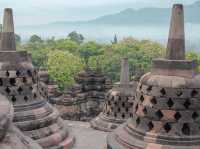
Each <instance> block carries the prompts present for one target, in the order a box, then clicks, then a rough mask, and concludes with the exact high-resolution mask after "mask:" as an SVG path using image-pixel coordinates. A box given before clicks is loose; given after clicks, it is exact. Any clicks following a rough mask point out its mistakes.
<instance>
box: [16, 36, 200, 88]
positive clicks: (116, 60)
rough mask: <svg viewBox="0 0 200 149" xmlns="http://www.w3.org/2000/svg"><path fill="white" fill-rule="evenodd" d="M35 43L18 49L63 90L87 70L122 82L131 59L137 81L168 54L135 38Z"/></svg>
mask: <svg viewBox="0 0 200 149" xmlns="http://www.w3.org/2000/svg"><path fill="white" fill-rule="evenodd" d="M34 41H35V40H34ZM34 41H33V42H28V43H26V44H21V45H18V46H17V48H18V50H26V51H27V52H29V53H31V54H32V58H33V63H34V65H36V66H37V67H43V68H47V69H48V71H49V72H50V76H51V78H52V79H53V80H54V81H55V82H56V83H58V84H59V86H60V87H61V88H64V86H70V85H72V84H73V82H74V80H73V78H74V76H75V75H76V73H77V72H78V71H80V70H81V69H83V67H84V66H87V67H90V68H92V69H94V70H99V69H101V70H102V71H103V72H104V73H105V74H106V75H108V76H109V77H110V78H111V79H112V81H119V78H120V67H121V65H120V63H121V58H123V57H128V58H129V67H130V73H131V76H132V77H134V76H136V75H137V74H138V72H147V71H149V70H150V68H151V66H152V59H153V58H157V57H162V56H163V53H164V52H165V48H164V47H163V46H162V45H160V44H158V43H156V42H152V41H149V40H141V41H140V40H136V39H134V38H131V37H128V38H125V39H123V40H121V41H117V43H115V44H100V43H97V42H94V41H89V42H85V43H82V44H80V43H77V42H76V41H73V40H70V39H69V38H66V39H58V40H56V39H55V38H54V37H52V38H50V39H47V40H45V41H42V42H38V41H40V40H38V41H37V40H36V41H35V42H37V43H34ZM187 57H188V58H192V59H197V60H198V63H199V64H200V56H199V55H198V54H196V53H194V52H189V53H188V54H187Z"/></svg>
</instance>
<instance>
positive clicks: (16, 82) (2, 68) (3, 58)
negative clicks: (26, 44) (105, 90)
mask: <svg viewBox="0 0 200 149" xmlns="http://www.w3.org/2000/svg"><path fill="white" fill-rule="evenodd" d="M1 34H2V38H1V41H2V42H1V47H0V93H1V94H3V95H5V96H7V98H8V99H9V100H10V101H12V103H13V104H14V119H13V121H14V123H15V125H16V126H17V127H18V128H19V129H20V130H22V131H23V133H24V134H25V135H26V136H29V137H30V138H32V139H34V140H36V141H37V142H38V143H39V144H40V145H41V146H42V147H43V148H44V149H61V148H67V149H68V148H71V147H72V145H73V143H74V138H73V137H71V136H70V135H69V133H68V130H67V128H66V126H64V123H63V120H62V119H61V118H60V117H59V112H58V111H57V110H56V109H55V108H53V107H52V106H51V105H50V104H49V103H48V102H47V100H46V99H45V98H44V95H46V94H47V93H45V92H44V91H45V89H44V88H42V87H40V85H39V83H38V73H37V71H36V69H35V68H34V66H33V65H32V61H31V57H30V55H29V54H27V52H25V51H19V52H17V51H16V45H15V34H14V23H13V14H12V9H10V8H6V9H5V11H4V21H3V32H2V33H1Z"/></svg>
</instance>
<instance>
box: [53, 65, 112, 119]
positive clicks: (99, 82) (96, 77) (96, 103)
mask: <svg viewBox="0 0 200 149" xmlns="http://www.w3.org/2000/svg"><path fill="white" fill-rule="evenodd" d="M75 81H76V84H75V85H74V86H73V87H71V88H70V89H67V90H66V91H65V92H64V94H63V97H61V98H54V99H50V100H51V101H50V102H51V103H53V104H55V107H57V109H59V111H60V113H61V115H62V117H63V118H64V119H70V120H81V121H90V120H91V119H92V118H94V117H95V116H97V115H98V114H99V113H100V112H101V111H102V108H103V104H104V102H105V93H106V92H107V90H109V89H110V88H111V86H112V85H111V81H109V79H108V78H107V77H106V76H105V75H103V74H102V73H101V72H98V71H94V70H91V69H90V68H87V69H85V70H84V71H82V72H80V73H79V74H78V75H77V76H76V77H75Z"/></svg>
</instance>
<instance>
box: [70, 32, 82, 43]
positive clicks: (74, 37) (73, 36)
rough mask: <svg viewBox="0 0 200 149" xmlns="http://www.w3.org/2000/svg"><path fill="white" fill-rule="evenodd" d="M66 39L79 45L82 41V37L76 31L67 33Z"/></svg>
mask: <svg viewBox="0 0 200 149" xmlns="http://www.w3.org/2000/svg"><path fill="white" fill-rule="evenodd" d="M68 38H69V39H70V40H72V41H74V42H76V43H77V44H81V43H83V41H84V37H83V35H82V34H79V33H77V32H76V31H73V32H71V33H69V35H68Z"/></svg>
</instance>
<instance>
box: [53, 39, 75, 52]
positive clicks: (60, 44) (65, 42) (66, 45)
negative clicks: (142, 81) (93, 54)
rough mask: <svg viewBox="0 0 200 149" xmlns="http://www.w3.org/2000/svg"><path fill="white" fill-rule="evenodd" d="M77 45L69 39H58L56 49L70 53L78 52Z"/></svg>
mask: <svg viewBox="0 0 200 149" xmlns="http://www.w3.org/2000/svg"><path fill="white" fill-rule="evenodd" d="M78 48H79V45H78V44H77V43H76V42H75V41H72V40H70V39H59V40H57V42H56V49H58V50H62V51H69V52H71V53H77V52H78Z"/></svg>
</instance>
